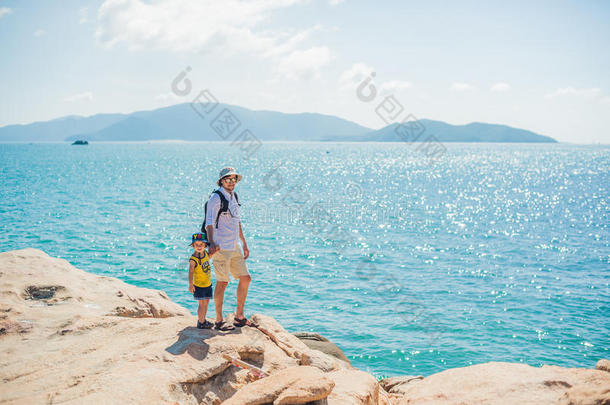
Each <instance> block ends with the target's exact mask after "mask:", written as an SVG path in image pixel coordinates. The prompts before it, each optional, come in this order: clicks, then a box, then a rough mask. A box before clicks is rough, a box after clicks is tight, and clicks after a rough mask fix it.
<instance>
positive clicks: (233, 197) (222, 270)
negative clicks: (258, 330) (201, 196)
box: [205, 167, 258, 331]
mask: <svg viewBox="0 0 610 405" xmlns="http://www.w3.org/2000/svg"><path fill="white" fill-rule="evenodd" d="M241 178H242V176H241V175H240V174H237V172H236V171H235V169H233V168H232V167H226V168H224V169H222V170H221V171H220V176H219V178H218V181H217V182H216V184H218V186H219V188H218V190H216V191H214V193H213V194H212V196H211V197H210V199H209V201H208V204H207V212H206V220H205V229H206V232H207V238H208V240H209V241H210V248H209V253H210V256H212V264H213V266H214V274H216V291H214V305H215V307H216V323H215V325H214V327H215V328H216V329H218V330H222V331H227V330H232V329H235V327H234V326H237V327H242V326H245V325H247V326H258V325H256V324H254V322H252V321H250V320H249V319H247V318H246V317H245V315H244V306H245V303H246V297H247V295H248V286H249V285H250V281H251V280H252V278H251V277H250V273H248V267H247V266H246V259H247V258H248V256H249V255H250V251H249V250H248V244H247V243H246V238H245V237H244V233H243V230H242V228H241V220H240V204H239V197H238V196H237V194H236V193H235V185H236V184H237V183H238V182H239V181H240V180H241ZM238 240H241V247H242V249H243V253H242V251H241V250H240V248H239V243H238ZM229 273H231V275H232V276H233V278H235V279H236V280H237V279H238V280H239V284H238V285H237V310H236V311H235V321H234V322H233V325H234V326H232V325H229V324H227V323H226V322H225V321H224V319H223V316H222V303H223V300H224V296H225V289H226V288H227V285H228V284H229Z"/></svg>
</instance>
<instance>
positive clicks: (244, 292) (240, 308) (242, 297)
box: [235, 276, 252, 319]
mask: <svg viewBox="0 0 610 405" xmlns="http://www.w3.org/2000/svg"><path fill="white" fill-rule="evenodd" d="M250 281H252V277H250V276H241V277H240V278H239V284H238V285H237V309H236V310H235V318H237V319H243V318H245V316H244V306H245V304H246V297H247V296H248V286H250Z"/></svg>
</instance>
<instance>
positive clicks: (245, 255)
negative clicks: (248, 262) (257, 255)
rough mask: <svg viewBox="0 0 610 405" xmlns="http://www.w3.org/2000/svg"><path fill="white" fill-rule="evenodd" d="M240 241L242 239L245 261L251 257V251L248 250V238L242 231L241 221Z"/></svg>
mask: <svg viewBox="0 0 610 405" xmlns="http://www.w3.org/2000/svg"><path fill="white" fill-rule="evenodd" d="M239 239H241V247H242V249H243V250H244V260H245V259H247V258H248V256H250V249H248V244H247V243H246V237H245V236H244V231H243V230H242V229H241V221H240V222H239Z"/></svg>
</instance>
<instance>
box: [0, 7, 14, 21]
mask: <svg viewBox="0 0 610 405" xmlns="http://www.w3.org/2000/svg"><path fill="white" fill-rule="evenodd" d="M12 12H13V10H11V9H10V8H8V7H0V18H2V17H4V16H5V15H8V14H10V13H12Z"/></svg>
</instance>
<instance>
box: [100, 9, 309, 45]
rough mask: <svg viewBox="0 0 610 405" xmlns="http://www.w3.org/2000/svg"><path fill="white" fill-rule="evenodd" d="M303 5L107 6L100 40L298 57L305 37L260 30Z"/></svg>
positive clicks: (101, 15)
mask: <svg viewBox="0 0 610 405" xmlns="http://www.w3.org/2000/svg"><path fill="white" fill-rule="evenodd" d="M299 1H301V0H254V1H247V2H246V1H241V0H224V1H222V2H221V1H217V0H198V1H190V0H157V1H155V2H152V3H150V2H145V1H143V0H106V1H105V2H104V3H103V4H102V6H101V7H100V8H99V10H98V27H97V31H96V38H97V40H98V41H99V42H100V43H101V44H103V45H106V46H108V47H112V46H114V45H116V44H119V43H125V44H127V46H128V47H129V48H130V49H141V48H156V49H164V50H170V51H177V52H181V51H200V50H203V49H210V48H216V49H219V50H222V51H223V52H224V53H227V52H229V53H240V52H253V53H260V54H265V53H266V54H275V53H278V52H279V53H282V52H286V51H287V49H286V47H287V46H286V43H287V42H288V43H290V44H291V46H292V48H291V49H288V50H289V51H293V50H295V49H294V45H295V43H298V42H299V41H300V40H302V39H303V36H304V34H302V33H297V34H296V35H294V34H293V35H292V38H291V34H288V33H285V32H284V33H274V32H270V31H262V30H257V29H256V28H257V27H258V26H260V25H261V23H263V22H266V21H267V20H269V14H270V13H271V12H272V11H274V10H277V9H281V8H285V7H288V6H291V5H293V4H295V3H298V2H299Z"/></svg>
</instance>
